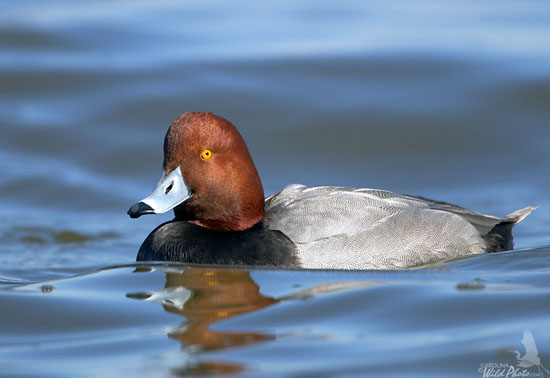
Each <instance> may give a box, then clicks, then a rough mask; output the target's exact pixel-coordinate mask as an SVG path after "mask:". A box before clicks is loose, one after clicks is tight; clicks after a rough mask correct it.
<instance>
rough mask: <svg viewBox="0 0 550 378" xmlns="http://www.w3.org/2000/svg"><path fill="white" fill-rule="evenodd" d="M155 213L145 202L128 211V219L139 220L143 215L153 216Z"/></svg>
mask: <svg viewBox="0 0 550 378" xmlns="http://www.w3.org/2000/svg"><path fill="white" fill-rule="evenodd" d="M154 213H155V211H154V210H153V208H152V207H151V206H149V205H147V204H146V203H145V202H138V203H136V204H135V205H134V206H132V207H131V208H130V209H129V210H128V215H129V216H130V218H139V217H140V216H142V215H144V214H154Z"/></svg>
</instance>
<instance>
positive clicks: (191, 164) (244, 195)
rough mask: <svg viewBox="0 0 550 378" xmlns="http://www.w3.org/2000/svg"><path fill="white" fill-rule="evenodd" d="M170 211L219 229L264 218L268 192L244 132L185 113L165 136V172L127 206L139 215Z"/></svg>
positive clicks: (211, 116) (211, 117)
mask: <svg viewBox="0 0 550 378" xmlns="http://www.w3.org/2000/svg"><path fill="white" fill-rule="evenodd" d="M171 209H174V213H175V215H176V218H177V219H181V220H187V221H190V222H193V223H195V224H197V225H199V226H202V227H206V228H209V229H212V230H219V231H242V230H246V229H248V228H250V227H252V226H253V225H254V224H256V223H257V222H259V221H260V220H261V219H262V218H263V216H264V191H263V188H262V183H261V181H260V178H259V176H258V172H257V170H256V167H255V166H254V162H253V161H252V158H251V157H250V153H249V152H248V149H247V147H246V144H245V143H244V140H243V138H242V137H241V134H239V132H238V131H237V129H236V128H235V126H233V125H232V124H231V123H230V122H229V121H227V120H225V119H223V118H221V117H218V116H216V115H214V114H212V113H184V114H182V115H181V116H179V117H178V118H177V119H176V120H175V121H174V122H172V124H171V125H170V128H169V129H168V132H167V133H166V137H165V138H164V163H163V175H162V177H161V179H160V181H159V182H158V184H157V186H156V188H155V189H154V190H153V192H152V193H151V194H150V195H149V196H148V197H146V198H144V199H143V200H141V201H140V202H138V203H136V204H135V205H133V206H132V207H131V208H130V210H128V215H130V217H132V218H137V217H139V216H141V215H144V214H161V213H165V212H167V211H169V210H171Z"/></svg>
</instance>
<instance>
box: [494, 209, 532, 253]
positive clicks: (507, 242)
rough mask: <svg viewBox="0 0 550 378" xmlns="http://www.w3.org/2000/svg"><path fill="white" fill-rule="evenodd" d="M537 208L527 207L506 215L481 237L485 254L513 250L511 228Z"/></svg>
mask: <svg viewBox="0 0 550 378" xmlns="http://www.w3.org/2000/svg"><path fill="white" fill-rule="evenodd" d="M536 208H537V206H527V207H525V208H523V209H520V210H516V211H514V212H513V213H510V214H508V215H506V216H505V217H504V218H503V219H502V222H500V223H498V224H496V225H495V226H494V227H493V228H492V229H491V231H489V232H488V233H487V235H484V236H483V239H485V242H486V243H487V252H499V251H507V250H510V249H513V248H514V236H513V235H512V228H513V227H514V226H515V225H516V224H517V223H519V222H521V221H522V220H523V219H525V217H527V216H528V215H529V214H531V213H532V212H533V211H534V210H535V209H536Z"/></svg>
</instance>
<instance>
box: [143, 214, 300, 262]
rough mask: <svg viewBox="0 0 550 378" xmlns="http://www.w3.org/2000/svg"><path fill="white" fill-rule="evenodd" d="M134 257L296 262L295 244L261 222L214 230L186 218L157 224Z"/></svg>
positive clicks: (184, 260)
mask: <svg viewBox="0 0 550 378" xmlns="http://www.w3.org/2000/svg"><path fill="white" fill-rule="evenodd" d="M136 260H137V261H177V262H185V263H197V264H228V265H266V266H285V267H296V266H299V261H298V258H297V255H296V246H295V245H294V243H293V242H292V241H290V239H288V238H287V237H286V236H285V234H283V233H282V232H280V231H275V230H269V229H266V228H265V227H264V225H263V223H262V222H260V223H258V224H256V225H255V226H254V227H252V228H250V229H249V230H246V231H236V232H224V231H213V230H208V229H206V228H203V227H199V226H196V225H194V224H192V223H189V222H186V221H178V220H173V221H170V222H166V223H163V224H161V225H160V226H158V227H157V228H156V229H155V230H154V231H153V232H151V233H150V234H149V236H148V237H147V239H145V241H144V242H143V244H142V245H141V247H140V249H139V252H138V255H137V258H136Z"/></svg>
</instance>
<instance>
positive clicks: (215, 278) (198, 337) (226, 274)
mask: <svg viewBox="0 0 550 378" xmlns="http://www.w3.org/2000/svg"><path fill="white" fill-rule="evenodd" d="M138 271H139V270H138ZM127 296H128V297H129V298H134V299H142V300H151V301H155V302H158V303H160V304H162V306H163V307H164V309H165V310H166V311H169V312H172V313H176V314H178V315H181V316H183V317H185V319H186V321H185V322H184V323H182V324H181V325H180V326H179V327H177V328H176V329H175V330H172V331H170V332H169V336H170V337H171V338H173V339H175V340H178V341H179V342H180V343H181V344H182V347H183V348H184V350H185V351H186V352H188V353H193V352H197V351H210V350H217V349H227V348H235V347H239V346H244V345H250V344H256V343H260V342H264V341H268V340H274V339H275V336H274V335H270V334H262V333H260V332H222V331H215V330H211V329H210V326H211V325H212V324H214V323H216V322H218V321H220V320H223V319H228V318H232V317H234V316H237V315H241V314H244V313H247V312H250V311H254V310H259V309H261V308H264V307H267V306H271V305H272V304H274V303H277V300H276V299H274V298H270V297H266V296H263V295H262V294H260V288H259V286H258V285H257V284H256V283H255V282H254V281H253V280H252V278H251V277H250V272H247V271H240V270H228V269H213V268H192V269H184V270H182V271H181V272H167V273H166V284H165V285H164V289H162V290H159V291H154V292H141V293H129V294H127ZM188 370H189V371H188ZM239 370H240V368H239V366H238V365H236V364H227V363H222V362H219V361H216V362H208V363H207V362H201V363H200V364H197V365H193V366H191V367H187V368H186V369H184V370H181V371H179V373H182V372H183V371H186V372H191V373H192V372H194V373H199V372H200V373H215V374H221V373H235V372H237V371H239Z"/></svg>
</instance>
